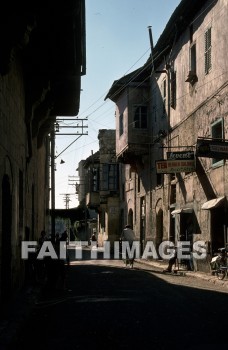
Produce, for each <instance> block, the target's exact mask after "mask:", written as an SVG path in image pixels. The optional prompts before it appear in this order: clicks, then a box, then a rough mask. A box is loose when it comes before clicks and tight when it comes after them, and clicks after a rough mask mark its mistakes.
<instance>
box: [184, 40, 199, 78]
mask: <svg viewBox="0 0 228 350" xmlns="http://www.w3.org/2000/svg"><path fill="white" fill-rule="evenodd" d="M185 81H186V82H188V83H190V84H191V85H194V84H195V83H196V82H197V81H198V78H197V74H196V43H195V42H194V43H192V44H191V46H190V49H189V72H188V76H187V79H186V80H185Z"/></svg>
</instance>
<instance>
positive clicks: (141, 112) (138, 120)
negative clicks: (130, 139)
mask: <svg viewBox="0 0 228 350" xmlns="http://www.w3.org/2000/svg"><path fill="white" fill-rule="evenodd" d="M134 127H135V128H138V129H146V128H147V106H137V107H136V108H135V114H134Z"/></svg>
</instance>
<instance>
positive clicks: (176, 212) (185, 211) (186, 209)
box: [171, 208, 193, 215]
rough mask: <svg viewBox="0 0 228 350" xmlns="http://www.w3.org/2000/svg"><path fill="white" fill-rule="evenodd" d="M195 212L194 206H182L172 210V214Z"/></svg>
mask: <svg viewBox="0 0 228 350" xmlns="http://www.w3.org/2000/svg"><path fill="white" fill-rule="evenodd" d="M192 212H193V209H192V208H181V209H175V210H173V211H172V212H171V214H172V215H176V214H181V213H182V214H191V213H192Z"/></svg>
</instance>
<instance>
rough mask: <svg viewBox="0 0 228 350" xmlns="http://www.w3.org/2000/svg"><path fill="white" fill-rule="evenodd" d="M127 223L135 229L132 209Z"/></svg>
mask: <svg viewBox="0 0 228 350" xmlns="http://www.w3.org/2000/svg"><path fill="white" fill-rule="evenodd" d="M127 223H128V225H130V226H131V227H132V228H133V210H132V209H129V212H128V219H127Z"/></svg>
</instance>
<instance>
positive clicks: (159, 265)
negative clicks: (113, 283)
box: [135, 259, 228, 288]
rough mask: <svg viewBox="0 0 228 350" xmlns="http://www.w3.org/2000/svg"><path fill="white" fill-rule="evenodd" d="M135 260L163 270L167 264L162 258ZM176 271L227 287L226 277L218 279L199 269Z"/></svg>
mask: <svg viewBox="0 0 228 350" xmlns="http://www.w3.org/2000/svg"><path fill="white" fill-rule="evenodd" d="M135 261H136V262H137V263H139V264H144V265H148V266H154V267H157V268H159V269H161V270H165V269H166V268H167V265H168V261H164V260H146V259H135ZM178 272H179V273H181V274H182V275H184V276H189V277H195V278H201V279H203V280H206V281H208V282H210V283H213V284H218V285H220V286H223V287H225V288H228V279H227V278H225V279H224V280H219V279H218V277H217V276H213V275H211V273H206V272H200V271H187V270H185V269H179V270H178Z"/></svg>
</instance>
